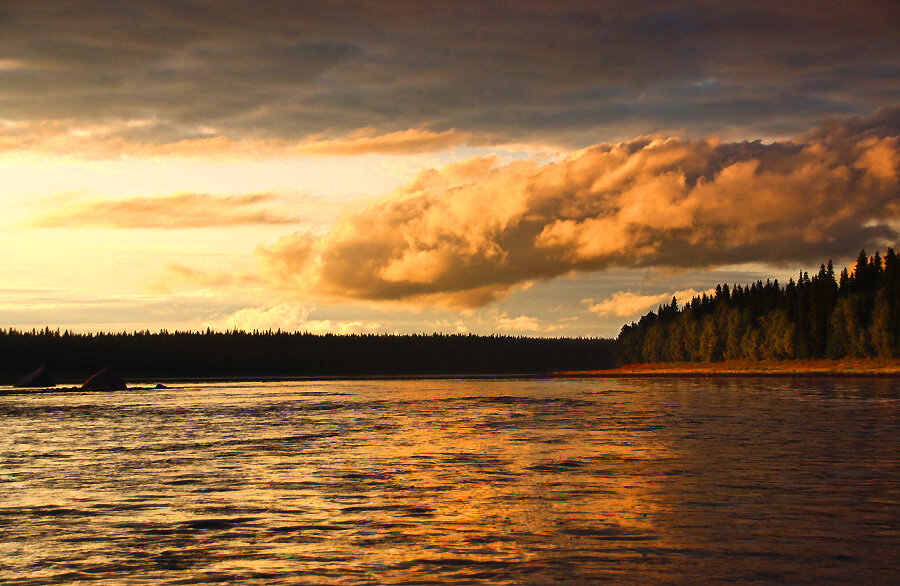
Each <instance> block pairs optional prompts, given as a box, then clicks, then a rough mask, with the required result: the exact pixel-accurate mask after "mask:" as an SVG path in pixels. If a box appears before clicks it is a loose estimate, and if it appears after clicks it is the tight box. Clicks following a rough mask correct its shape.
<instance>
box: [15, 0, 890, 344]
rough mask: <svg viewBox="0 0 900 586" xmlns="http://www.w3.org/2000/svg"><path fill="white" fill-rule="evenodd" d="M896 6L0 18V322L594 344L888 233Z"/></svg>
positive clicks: (43, 4)
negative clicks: (661, 309)
mask: <svg viewBox="0 0 900 586" xmlns="http://www.w3.org/2000/svg"><path fill="white" fill-rule="evenodd" d="M898 137H900V10H897V7H896V4H895V3H894V2H890V1H884V2H878V1H865V0H864V1H856V2H829V3H821V2H783V1H780V2H767V1H763V2H750V3H748V2H701V1H695V0H690V1H688V2H680V3H672V2H633V1H629V2H617V1H614V2H597V1H592V2H581V1H570V2H566V1H562V2H538V1H527V0H523V1H521V2H500V1H483V2H477V3H476V2H455V1H449V2H422V1H392V0H387V1H381V2H357V1H341V0H337V1H329V2H318V1H317V2H288V1H258V2H238V1H228V0H183V1H179V2H149V1H147V2H140V1H133V2H129V1H124V2H123V1H121V0H85V1H78V2H75V1H57V0H42V1H40V2H37V1H17V0H12V1H10V0H5V1H2V2H0V194H2V197H0V212H2V213H0V223H2V230H0V275H2V281H0V292H2V297H0V327H4V328H9V327H14V328H18V329H22V328H28V329H30V328H32V327H44V326H50V327H51V328H57V327H59V328H60V329H70V330H75V331H97V330H103V331H118V330H136V329H138V330H144V329H150V330H153V331H156V330H159V329H161V328H167V329H170V330H172V329H193V330H196V329H205V328H207V327H210V328H213V329H220V330H221V329H231V328H234V327H237V328H242V329H255V328H259V329H267V328H270V327H271V328H281V329H284V330H307V331H311V332H376V333H382V332H402V333H405V332H433V331H441V332H473V333H492V332H496V333H502V334H516V335H518V334H524V335H547V336H614V335H616V334H617V333H618V331H619V328H620V327H621V325H622V324H623V323H625V322H630V321H632V320H634V319H636V318H637V317H639V316H640V315H641V314H642V313H645V312H646V311H648V310H650V309H655V308H656V306H657V305H658V304H659V303H662V302H666V301H668V300H670V299H671V297H672V296H673V295H677V296H678V297H679V299H682V300H685V301H686V300H687V299H688V298H689V297H690V296H691V295H694V294H696V293H699V292H703V291H706V290H707V289H709V288H710V287H714V286H715V284H716V283H717V282H738V283H744V282H748V281H755V280H756V279H758V278H762V279H765V278H767V277H778V278H779V279H784V280H786V279H787V278H788V277H791V276H796V274H797V272H798V271H800V270H808V271H811V272H812V271H815V270H817V269H818V266H819V263H821V262H823V261H825V260H826V259H828V258H833V259H834V260H835V264H837V265H842V264H844V263H846V262H847V261H849V260H851V259H853V258H855V256H856V254H857V253H858V252H859V249H860V248H862V247H865V248H867V249H868V250H869V251H870V252H873V251H874V250H875V249H881V250H884V249H885V248H886V247H888V246H894V247H896V245H897V242H898V230H900V197H898V196H900V183H898V181H900V179H898V173H900V148H898V146H900V144H898V141H900V138H898Z"/></svg>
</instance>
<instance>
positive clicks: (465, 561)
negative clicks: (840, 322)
mask: <svg viewBox="0 0 900 586" xmlns="http://www.w3.org/2000/svg"><path fill="white" fill-rule="evenodd" d="M898 387H900V382H898V381H891V380H881V381H879V380H821V379H820V380H813V379H809V380H799V379H798V380H785V379H768V380H765V379H758V380H755V379H742V380H686V379H677V380H602V379H595V380H424V381H353V382H324V383H323V382H306V383H267V384H248V383H240V384H234V383H232V384H216V385H192V386H190V387H186V388H179V389H170V390H164V391H155V392H153V393H143V392H122V393H109V394H101V393H96V394H47V395H35V396H23V395H17V396H6V397H0V424H2V431H0V448H2V451H0V582H6V583H13V584H57V583H73V582H97V583H107V584H126V583H134V584H145V583H154V582H156V583H170V584H179V583H197V582H234V583H241V584H274V583H324V584H328V583H335V584H337V583H341V584H345V583H373V584H374V583H377V584H384V583H412V584H423V583H454V582H468V583H516V584H521V583H526V584H547V583H594V582H599V581H602V580H603V579H612V580H614V581H618V582H621V583H636V582H643V583H648V582H649V583H660V582H671V583H698V582H701V583H709V582H716V581H744V582H752V581H761V582H791V583H816V584H819V583H823V582H835V583H847V582H851V583H870V584H871V583H890V582H893V581H896V580H898V572H897V570H898V566H900V563H898V561H897V560H896V559H895V558H896V556H898V554H900V506H898V505H900V441H898V439H900V388H898Z"/></svg>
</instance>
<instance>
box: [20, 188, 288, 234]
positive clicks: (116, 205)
mask: <svg viewBox="0 0 900 586" xmlns="http://www.w3.org/2000/svg"><path fill="white" fill-rule="evenodd" d="M274 197H275V196H274V195H273V194H271V193H251V194H245V195H209V194H205V193H178V194H175V195H167V196H160V197H132V198H128V199H117V200H111V199H94V200H87V201H82V200H79V199H76V198H71V197H63V198H57V200H56V201H55V202H54V209H53V210H51V211H47V212H44V213H42V214H40V215H38V216H37V217H36V218H34V219H33V221H32V224H33V225H34V226H39V227H44V228H69V227H101V228H163V229H180V228H208V227H222V226H243V225H250V224H293V223H297V222H298V221H299V220H298V219H297V218H294V217H291V216H285V215H281V214H278V213H275V212H272V211H269V210H266V209H264V208H260V207H259V206H260V205H262V204H267V203H270V202H271V201H272V200H273V199H274Z"/></svg>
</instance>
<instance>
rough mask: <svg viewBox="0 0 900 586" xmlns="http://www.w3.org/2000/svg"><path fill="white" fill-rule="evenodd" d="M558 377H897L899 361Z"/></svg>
mask: <svg viewBox="0 0 900 586" xmlns="http://www.w3.org/2000/svg"><path fill="white" fill-rule="evenodd" d="M556 375H557V376H572V377H578V376H595V377H713V376H715V377H788V376H834V377H884V378H894V377H897V378H900V359H896V358H895V359H863V358H842V359H840V360H827V359H817V360H772V361H767V360H763V361H759V362H751V361H746V360H726V361H724V362H658V363H642V364H625V365H623V366H619V367H618V368H613V369H609V370H580V371H562V372H558V373H556Z"/></svg>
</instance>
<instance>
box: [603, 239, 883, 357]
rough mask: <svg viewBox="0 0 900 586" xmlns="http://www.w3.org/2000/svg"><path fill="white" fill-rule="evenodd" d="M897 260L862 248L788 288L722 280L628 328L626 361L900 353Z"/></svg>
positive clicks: (622, 349) (621, 345) (621, 351)
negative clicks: (838, 266) (840, 264)
mask: <svg viewBox="0 0 900 586" xmlns="http://www.w3.org/2000/svg"><path fill="white" fill-rule="evenodd" d="M898 339H900V258H898V255H897V253H895V252H894V250H893V249H891V248H889V249H888V250H887V252H886V253H885V255H884V256H883V257H882V255H881V254H880V253H879V252H876V253H875V254H874V255H872V256H869V255H868V254H867V253H866V251H865V250H862V251H860V253H859V256H858V257H857V260H856V264H855V266H853V268H852V270H850V269H848V268H845V269H843V270H842V271H841V273H840V275H838V276H837V278H836V277H835V273H834V268H833V265H832V262H831V261H828V263H827V265H826V264H823V265H821V266H820V268H819V272H818V273H817V274H815V275H812V276H810V275H809V274H807V273H805V272H802V273H800V275H798V277H797V280H796V281H794V280H793V279H790V280H789V281H788V283H787V284H786V285H781V284H779V283H778V281H777V280H774V281H769V280H767V281H766V282H765V283H763V282H762V281H757V282H755V283H751V284H749V285H744V286H741V285H733V286H732V287H730V288H729V286H728V285H727V284H721V285H718V286H717V287H716V289H715V294H712V295H706V294H703V295H701V296H699V297H694V298H693V299H691V300H690V302H689V303H686V304H685V305H683V306H680V305H679V303H678V300H677V299H675V298H672V301H671V303H669V304H666V305H663V306H661V307H659V308H658V310H657V311H656V312H652V311H651V312H650V313H648V314H646V315H644V316H643V317H641V319H640V321H638V322H637V323H632V324H630V325H625V326H623V327H622V331H621V333H620V334H619V337H618V345H617V352H618V356H619V359H620V361H622V362H624V363H638V362H701V361H705V362H715V361H720V360H751V361H756V360H792V359H810V358H834V359H837V358H845V357H853V358H894V357H897V356H898V355H900V349H898Z"/></svg>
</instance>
